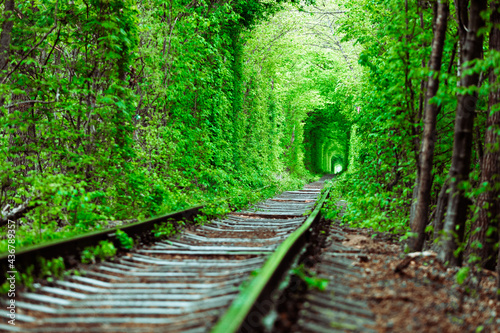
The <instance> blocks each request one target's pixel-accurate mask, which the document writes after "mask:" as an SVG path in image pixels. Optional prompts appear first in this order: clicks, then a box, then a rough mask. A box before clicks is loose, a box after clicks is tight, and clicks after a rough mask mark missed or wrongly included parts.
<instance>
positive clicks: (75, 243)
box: [0, 205, 204, 284]
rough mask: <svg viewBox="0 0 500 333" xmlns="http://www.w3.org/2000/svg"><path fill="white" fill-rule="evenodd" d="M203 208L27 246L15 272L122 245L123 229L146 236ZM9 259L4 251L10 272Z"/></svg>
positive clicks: (0, 259) (3, 264) (1, 264)
mask: <svg viewBox="0 0 500 333" xmlns="http://www.w3.org/2000/svg"><path fill="white" fill-rule="evenodd" d="M203 208H204V205H197V206H193V207H190V208H188V209H184V210H180V211H175V212H171V213H168V214H164V215H161V216H156V217H152V218H149V219H146V220H144V221H139V222H135V223H131V224H127V225H124V226H118V227H113V228H109V229H105V230H99V231H94V232H89V233H85V234H83V235H78V236H75V237H71V238H67V239H59V240H55V241H52V242H47V243H42V244H37V245H33V246H28V247H24V248H22V249H19V250H17V251H16V254H15V255H16V263H15V266H16V269H17V270H22V269H26V268H27V267H29V266H30V265H35V269H36V265H37V258H38V257H43V258H46V259H52V258H57V257H63V258H64V257H67V256H74V255H78V254H79V253H80V252H81V251H82V250H83V249H84V248H85V247H87V246H92V245H97V244H98V243H99V242H100V241H103V240H108V241H112V242H113V243H114V244H115V245H117V246H118V245H119V243H118V241H117V239H116V231H117V230H122V231H124V232H126V233H127V234H128V235H129V236H132V237H133V236H137V235H141V234H143V233H146V232H149V231H151V230H152V229H153V227H154V226H155V225H156V224H158V223H162V222H167V221H171V220H174V221H181V220H188V221H192V220H193V218H194V216H196V215H200V214H202V213H201V210H202V209H203ZM8 256H9V253H8V252H5V253H3V254H1V255H0V268H1V269H2V270H3V271H5V272H7V271H10V270H11V269H9V268H8V261H7V259H8ZM4 281H5V276H4V275H2V276H1V277H0V284H1V283H3V282H4Z"/></svg>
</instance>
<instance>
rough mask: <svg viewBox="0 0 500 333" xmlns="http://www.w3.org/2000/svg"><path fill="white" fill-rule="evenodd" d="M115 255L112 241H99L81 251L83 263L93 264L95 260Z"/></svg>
mask: <svg viewBox="0 0 500 333" xmlns="http://www.w3.org/2000/svg"><path fill="white" fill-rule="evenodd" d="M115 255H116V248H115V246H114V245H113V243H112V242H109V241H100V242H99V245H96V246H88V247H86V248H85V249H84V250H83V251H82V253H81V260H82V263H84V264H90V263H92V264H95V263H96V262H97V261H102V260H106V259H109V258H113V257H114V256H115Z"/></svg>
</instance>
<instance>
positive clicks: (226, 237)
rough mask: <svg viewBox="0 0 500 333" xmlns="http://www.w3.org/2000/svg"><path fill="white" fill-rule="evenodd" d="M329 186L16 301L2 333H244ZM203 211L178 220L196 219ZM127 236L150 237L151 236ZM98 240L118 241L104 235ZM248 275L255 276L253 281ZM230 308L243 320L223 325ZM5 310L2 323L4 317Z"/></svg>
mask: <svg viewBox="0 0 500 333" xmlns="http://www.w3.org/2000/svg"><path fill="white" fill-rule="evenodd" d="M323 184H324V182H323V181H320V182H316V183H312V184H310V185H306V186H305V187H304V188H303V189H302V190H298V191H288V192H284V193H282V194H281V195H278V196H277V197H274V198H272V199H269V200H266V201H265V202H263V203H260V204H257V205H255V206H253V207H252V208H251V209H248V210H245V211H240V212H233V213H231V214H229V215H228V216H227V217H226V218H224V219H219V220H214V221H212V222H211V223H207V224H205V225H202V226H198V227H196V228H190V229H187V230H185V231H183V232H181V233H180V234H179V235H178V236H176V237H173V238H170V239H168V240H164V241H158V242H155V243H153V244H152V245H148V246H144V247H141V248H138V249H135V250H133V251H130V252H127V253H125V254H124V255H121V256H119V257H118V258H117V259H115V260H114V261H107V262H102V263H99V264H96V265H92V266H89V268H88V269H86V270H83V271H81V272H80V274H79V275H71V276H69V277H67V278H66V279H64V280H57V281H54V282H53V283H51V284H43V285H40V286H38V287H37V288H36V290H35V291H34V292H24V293H22V294H20V295H19V296H18V297H16V306H17V308H16V309H17V313H16V322H17V325H16V326H10V325H6V324H4V323H1V324H0V331H2V330H3V331H14V332H15V331H17V332H65V333H68V332H158V331H164V332H188V333H190V332H208V331H210V330H211V329H212V328H213V330H214V332H234V331H237V330H238V329H240V328H241V327H242V325H243V324H244V323H245V318H246V317H247V316H248V314H249V313H250V311H251V310H252V307H253V306H255V303H256V302H258V301H259V299H262V297H263V296H265V295H266V293H267V292H268V291H269V290H271V289H272V288H275V286H276V285H277V283H279V280H280V278H281V277H282V275H283V274H284V272H286V271H287V269H288V268H289V267H290V265H291V263H292V261H293V259H294V258H295V257H296V256H297V253H298V251H300V248H301V247H302V246H303V245H304V244H305V242H306V241H307V235H308V229H309V228H310V226H311V225H312V224H313V223H314V221H317V220H318V219H319V216H320V208H321V205H322V203H323V201H324V200H325V198H326V196H327V193H328V192H327V191H326V192H325V193H324V194H323V195H322V196H320V194H321V188H322V187H323ZM315 205H316V208H315ZM199 210H200V207H196V208H194V209H192V210H190V211H189V212H187V213H186V212H178V213H176V214H177V215H178V216H182V217H185V215H186V214H187V215H189V216H190V217H192V216H193V215H195V214H198V213H199ZM311 212H312V213H311ZM166 218H172V216H169V217H162V218H161V219H156V220H154V219H152V220H151V221H149V227H150V228H151V227H152V225H153V224H154V223H158V222H161V221H163V220H165V219H166ZM153 220H154V221H153ZM130 228H137V230H140V231H141V232H143V231H145V230H146V228H147V227H145V226H144V225H139V224H135V227H134V226H132V227H130ZM121 229H122V230H124V231H127V232H130V230H133V229H130V230H127V229H126V228H125V227H123V228H121ZM92 237H94V238H95V239H99V240H100V239H101V238H102V237H113V236H112V233H110V232H109V231H107V232H104V233H99V234H96V235H92ZM84 243H85V242H84ZM64 245H66V246H67V243H64V241H61V242H57V243H56V244H53V245H52V246H53V248H52V249H51V250H45V251H48V252H47V253H48V254H49V255H54V254H55V253H57V251H58V250H57V249H60V250H62V249H64V248H65V246H64ZM40 249H41V248H39V250H40ZM25 256H26V258H28V256H29V255H28V254H25ZM249 276H255V277H254V278H251V279H250V280H249ZM238 295H240V296H238ZM231 304H233V305H232V306H231V307H230V305H231ZM228 307H230V308H229V311H233V312H231V313H232V314H234V313H236V312H237V315H236V316H235V317H234V318H233V320H229V321H228V320H227V319H225V318H228V315H226V316H222V315H223V314H224V313H225V312H226V311H227V309H228ZM3 308H4V307H3ZM234 309H236V310H237V311H236V310H234ZM1 311H2V312H0V313H2V317H5V316H6V314H7V313H6V311H5V310H4V309H2V310H1ZM234 311H236V312H234ZM232 314H230V316H232ZM221 316H222V318H221ZM229 318H230V317H229ZM219 319H220V320H219Z"/></svg>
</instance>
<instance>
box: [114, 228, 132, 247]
mask: <svg viewBox="0 0 500 333" xmlns="http://www.w3.org/2000/svg"><path fill="white" fill-rule="evenodd" d="M116 238H117V239H118V241H119V242H120V246H121V247H122V248H124V249H127V250H130V249H132V248H133V247H134V240H133V239H132V237H129V236H128V235H127V233H126V232H124V231H122V230H120V229H117V230H116Z"/></svg>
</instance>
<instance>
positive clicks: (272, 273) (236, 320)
mask: <svg viewBox="0 0 500 333" xmlns="http://www.w3.org/2000/svg"><path fill="white" fill-rule="evenodd" d="M329 193H330V188H326V191H325V192H324V194H323V195H322V197H321V199H320V200H319V201H318V202H317V204H316V207H315V209H314V210H313V212H312V213H311V215H309V217H308V218H307V219H306V221H305V222H304V223H303V224H302V225H301V226H300V227H299V228H298V229H297V230H295V231H294V232H293V233H292V234H291V235H290V236H289V237H288V238H287V239H285V240H284V241H283V243H281V244H280V246H279V247H278V248H277V249H276V251H275V252H274V253H273V254H272V255H271V256H270V257H269V258H268V259H267V261H266V262H265V264H264V265H263V266H262V268H261V269H260V270H259V272H258V274H257V275H256V276H255V277H254V278H253V279H252V280H251V281H250V283H249V284H248V285H247V286H246V287H245V288H244V289H243V290H242V291H241V292H240V294H239V295H238V297H237V298H236V299H235V300H234V301H233V303H232V304H231V306H230V307H229V309H228V310H227V311H226V313H225V314H224V315H223V316H222V317H221V318H220V320H219V321H218V322H217V323H216V324H215V326H214V327H213V328H212V330H211V333H234V332H237V331H238V330H239V329H240V328H241V327H251V326H252V323H249V322H246V321H247V320H248V316H249V314H251V312H252V310H253V309H255V306H256V303H258V302H259V300H260V299H262V298H263V297H266V296H268V295H269V293H270V292H271V291H272V290H274V289H275V288H276V286H277V285H278V284H279V282H280V280H281V278H282V276H283V274H284V273H286V272H287V271H288V269H289V268H290V266H291V264H292V261H293V259H294V258H295V257H296V256H297V254H298V253H299V251H300V249H302V248H303V246H304V245H305V243H306V241H307V236H308V231H309V230H310V229H311V227H312V226H313V224H315V223H317V222H318V221H319V219H320V218H321V208H322V207H323V204H324V202H325V200H326V199H327V197H328V195H329Z"/></svg>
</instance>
